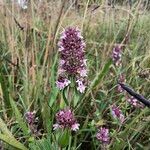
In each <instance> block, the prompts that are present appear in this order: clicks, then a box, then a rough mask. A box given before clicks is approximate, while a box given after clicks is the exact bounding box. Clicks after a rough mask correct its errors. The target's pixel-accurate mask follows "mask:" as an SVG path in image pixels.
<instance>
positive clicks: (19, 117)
mask: <svg viewBox="0 0 150 150" xmlns="http://www.w3.org/2000/svg"><path fill="white" fill-rule="evenodd" d="M10 104H11V107H12V110H13V112H14V114H15V117H16V120H17V122H18V124H19V126H20V128H21V129H22V131H23V133H24V135H27V134H28V131H29V130H28V127H27V125H26V123H25V122H24V120H23V117H22V115H21V113H20V112H19V109H18V108H17V105H16V103H15V102H14V100H13V99H12V98H11V96H10Z"/></svg>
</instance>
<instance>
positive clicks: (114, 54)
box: [112, 45, 122, 66]
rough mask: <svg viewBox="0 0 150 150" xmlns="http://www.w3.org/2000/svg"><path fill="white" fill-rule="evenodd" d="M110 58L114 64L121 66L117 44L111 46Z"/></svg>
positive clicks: (119, 50) (119, 49) (119, 48)
mask: <svg viewBox="0 0 150 150" xmlns="http://www.w3.org/2000/svg"><path fill="white" fill-rule="evenodd" d="M112 59H113V61H114V64H115V65H116V66H121V63H122V62H121V47H120V46H119V45H116V46H115V47H114V48H113V52H112Z"/></svg>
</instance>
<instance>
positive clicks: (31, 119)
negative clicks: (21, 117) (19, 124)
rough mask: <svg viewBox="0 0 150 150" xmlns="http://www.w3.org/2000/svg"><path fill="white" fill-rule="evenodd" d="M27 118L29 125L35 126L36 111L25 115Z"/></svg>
mask: <svg viewBox="0 0 150 150" xmlns="http://www.w3.org/2000/svg"><path fill="white" fill-rule="evenodd" d="M25 118H26V121H27V123H28V124H29V125H31V124H33V123H34V122H35V111H33V112H30V111H28V112H27V113H26V114H25Z"/></svg>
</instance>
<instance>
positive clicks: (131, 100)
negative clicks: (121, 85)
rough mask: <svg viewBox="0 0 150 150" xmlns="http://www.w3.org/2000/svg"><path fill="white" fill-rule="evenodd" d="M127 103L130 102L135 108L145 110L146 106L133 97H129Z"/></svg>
mask: <svg viewBox="0 0 150 150" xmlns="http://www.w3.org/2000/svg"><path fill="white" fill-rule="evenodd" d="M127 101H128V102H129V104H131V105H132V106H133V107H137V108H138V107H140V108H143V107H144V105H143V104H142V103H140V102H139V101H138V100H137V99H135V98H134V97H133V96H131V97H127Z"/></svg>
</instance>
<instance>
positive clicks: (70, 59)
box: [56, 27, 87, 93]
mask: <svg viewBox="0 0 150 150" xmlns="http://www.w3.org/2000/svg"><path fill="white" fill-rule="evenodd" d="M58 47H59V49H58V51H59V53H60V62H59V69H58V76H59V77H58V80H59V79H60V77H65V78H68V79H69V77H71V76H72V77H74V78H75V80H78V79H80V80H82V81H83V80H84V78H85V77H86V76H87V69H86V59H85V56H84V48H85V42H84V41H83V37H82V35H81V32H80V30H79V29H77V28H75V27H68V28H66V29H65V30H64V32H62V34H61V37H60V40H59V42H58ZM61 83H62V81H61ZM61 83H60V81H57V82H56V84H57V87H60V88H59V89H64V88H65V87H66V86H68V85H69V84H65V85H62V84H61ZM63 83H64V82H63ZM69 83H70V82H69ZM78 83H79V82H77V86H78V90H79V91H80V92H81V93H83V92H84V90H85V89H84V87H85V86H84V85H83V86H82V87H81V86H79V84H78ZM82 84H83V83H82ZM80 85H81V84H80ZM79 87H80V88H79ZM81 88H82V89H81Z"/></svg>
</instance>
